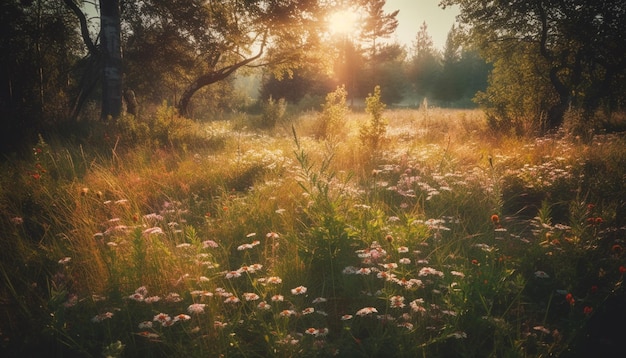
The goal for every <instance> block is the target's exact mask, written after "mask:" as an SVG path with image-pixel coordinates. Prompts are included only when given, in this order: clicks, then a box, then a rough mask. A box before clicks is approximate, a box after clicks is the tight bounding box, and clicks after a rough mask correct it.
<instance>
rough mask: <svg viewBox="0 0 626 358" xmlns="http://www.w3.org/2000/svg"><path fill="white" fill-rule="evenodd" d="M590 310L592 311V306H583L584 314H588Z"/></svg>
mask: <svg viewBox="0 0 626 358" xmlns="http://www.w3.org/2000/svg"><path fill="white" fill-rule="evenodd" d="M592 312H593V307H589V306H585V308H583V313H584V314H585V315H590V314H591V313H592Z"/></svg>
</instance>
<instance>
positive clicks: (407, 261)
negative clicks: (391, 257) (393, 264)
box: [398, 257, 411, 265]
mask: <svg viewBox="0 0 626 358" xmlns="http://www.w3.org/2000/svg"><path fill="white" fill-rule="evenodd" d="M398 262H399V263H401V264H403V265H410V264H411V259H410V258H408V257H403V258H401V259H400V260H398Z"/></svg>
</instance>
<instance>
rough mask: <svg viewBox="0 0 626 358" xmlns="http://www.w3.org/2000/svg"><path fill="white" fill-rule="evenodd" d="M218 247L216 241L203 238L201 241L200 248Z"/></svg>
mask: <svg viewBox="0 0 626 358" xmlns="http://www.w3.org/2000/svg"><path fill="white" fill-rule="evenodd" d="M216 247H218V245H217V242H215V241H213V240H205V241H202V248H203V249H208V248H213V249H214V248H216Z"/></svg>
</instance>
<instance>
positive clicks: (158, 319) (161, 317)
mask: <svg viewBox="0 0 626 358" xmlns="http://www.w3.org/2000/svg"><path fill="white" fill-rule="evenodd" d="M152 320H153V321H154V322H161V324H162V323H163V322H167V321H171V320H172V317H170V315H168V314H167V313H159V314H157V315H156V316H154V318H152Z"/></svg>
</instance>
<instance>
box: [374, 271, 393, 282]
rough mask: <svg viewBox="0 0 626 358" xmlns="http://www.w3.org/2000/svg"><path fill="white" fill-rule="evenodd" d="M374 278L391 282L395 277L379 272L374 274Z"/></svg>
mask: <svg viewBox="0 0 626 358" xmlns="http://www.w3.org/2000/svg"><path fill="white" fill-rule="evenodd" d="M376 277H378V278H381V279H383V280H388V281H389V280H393V279H394V278H395V277H396V275H394V274H392V273H389V272H385V271H381V272H379V273H377V274H376Z"/></svg>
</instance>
